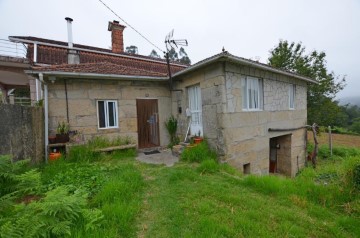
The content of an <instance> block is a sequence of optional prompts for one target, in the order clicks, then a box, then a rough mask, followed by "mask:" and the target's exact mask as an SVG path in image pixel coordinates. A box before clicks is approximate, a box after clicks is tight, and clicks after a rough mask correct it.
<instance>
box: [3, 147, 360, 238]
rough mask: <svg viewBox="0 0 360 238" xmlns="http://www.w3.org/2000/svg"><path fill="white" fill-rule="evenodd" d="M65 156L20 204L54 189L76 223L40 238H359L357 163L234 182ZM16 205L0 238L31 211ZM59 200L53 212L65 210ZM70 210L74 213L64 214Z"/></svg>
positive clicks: (120, 159) (192, 170) (210, 174)
mask: <svg viewBox="0 0 360 238" xmlns="http://www.w3.org/2000/svg"><path fill="white" fill-rule="evenodd" d="M75 152H76V154H73V155H71V156H73V157H72V158H74V159H68V160H67V161H57V162H55V163H51V164H49V165H46V166H43V167H41V168H39V169H38V172H40V180H41V186H40V187H37V189H35V190H34V191H33V192H32V193H34V194H37V196H38V198H37V199H35V200H33V201H32V202H30V203H29V205H31V204H32V203H34V204H36V203H37V204H38V207H41V204H47V203H46V201H44V200H46V199H47V200H49V199H50V198H48V197H50V195H47V194H48V193H49V191H50V192H51V191H54V189H57V188H59V186H60V187H61V188H63V187H64V185H65V188H66V191H67V193H68V194H69V195H68V196H69V197H70V198H71V199H73V200H74V199H75V198H73V197H71V196H77V194H80V195H79V198H77V199H80V197H82V198H83V199H85V200H84V201H85V203H84V204H83V205H82V207H80V208H79V209H80V210H78V214H77V216H70V215H71V213H70V215H69V216H70V218H69V219H72V221H73V222H72V223H71V224H68V228H69V229H68V231H70V233H67V232H65V230H64V233H61V231H62V230H61V227H60V228H59V227H57V228H56V229H55V230H51V229H49V231H48V232H47V233H46V234H45V235H46V236H54V237H56V236H59V237H62V236H71V237H360V192H359V190H358V189H357V188H355V187H354V186H355V185H354V183H353V182H354V181H353V180H352V179H351V178H350V177H349V176H350V175H349V171H350V170H349V168H351V166H353V165H354V164H360V162H359V161H360V159H359V158H360V156H358V157H348V158H346V159H344V158H339V157H336V158H333V159H331V160H320V161H319V165H318V168H317V169H316V170H314V169H312V168H307V169H305V170H304V171H302V173H301V174H300V175H298V176H297V178H295V179H289V178H284V177H275V176H262V177H259V176H242V175H241V174H239V173H237V172H236V171H234V170H233V169H232V168H231V167H229V166H227V165H218V164H217V163H215V162H214V161H213V160H204V161H203V162H200V163H197V162H193V163H192V162H184V161H183V162H179V163H178V164H176V165H175V166H174V167H170V168H168V167H164V166H155V165H147V164H142V163H140V162H137V161H135V160H134V151H132V150H128V151H126V152H124V153H119V152H117V153H114V154H108V155H98V154H96V155H94V154H91V153H88V152H86V151H85V150H82V149H81V148H80V149H78V151H74V153H75ZM79 154H81V155H82V156H79ZM0 166H1V165H0ZM22 172H23V171H22ZM16 173H20V172H16ZM0 176H1V174H0ZM20 187H21V186H20ZM3 193H4V191H3ZM27 193H29V191H28V192H27ZM22 194H23V195H24V193H22ZM1 195H3V194H1ZM16 196H17V197H16ZM16 196H15V197H16V199H15V200H14V201H15V202H14V201H13V203H12V204H11V203H10V205H8V207H6V206H5V205H0V214H1V215H0V227H1V229H2V230H0V231H1V232H0V237H7V235H6V234H14V229H15V228H17V227H18V226H20V225H21V224H22V223H21V222H23V223H24V224H26V222H25V221H23V220H22V217H21V216H20V215H19V214H23V215H22V216H24V217H26V214H28V213H29V214H30V213H31V211H29V209H30V208H31V206H29V205H21V204H20V201H21V195H16ZM19 196H20V200H19ZM52 196H54V195H52ZM62 196H63V197H60V195H59V200H60V201H59V204H61V201H65V202H67V201H72V200H71V199H69V200H67V197H64V194H63V195H62ZM15 197H14V198H15ZM55 197H56V194H55ZM76 201H80V200H76ZM81 201H82V200H81ZM79 203H80V202H79ZM80 204H82V203H80ZM21 206H22V207H21ZM47 206H49V205H47ZM24 207H25V208H24ZM1 209H2V210H1ZM19 209H20V210H19ZM21 209H22V210H21ZM71 209H77V207H76V206H74V205H72V206H70V205H69V210H71ZM19 211H20V213H19ZM89 212H90V213H91V212H92V213H91V216H90V220H89V216H87V214H88V213H89ZM38 213H39V212H37V210H36V211H35V212H32V213H31V214H33V216H36V214H38ZM62 213H64V212H63V211H60V212H57V213H56V214H45V215H44V214H43V215H42V216H49V217H51V219H55V218H56V219H57V220H56V221H57V223H59V222H60V223H61V222H63V221H64V220H66V219H67V218H66V217H64V216H60V215H58V214H62ZM91 217H93V218H94V219H93V221H91ZM35 220H36V219H35ZM39 221H41V218H39ZM48 226H49V225H48ZM17 229H18V228H17ZM63 229H66V227H65V228H63ZM4 232H5V233H4ZM11 232H12V233H11ZM56 232H58V233H56ZM59 232H60V233H59ZM24 234H26V231H24V232H23V233H21V234H20V235H19V237H21V236H22V237H24V236H25V235H24ZM57 234H60V235H57ZM12 237H16V236H12Z"/></svg>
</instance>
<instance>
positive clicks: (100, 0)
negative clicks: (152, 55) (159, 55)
mask: <svg viewBox="0 0 360 238" xmlns="http://www.w3.org/2000/svg"><path fill="white" fill-rule="evenodd" d="M98 1H99V2H101V3H102V4H103V5H104V6H105V7H106V8H107V9H109V11H111V12H112V13H113V14H114V15H115V16H117V17H118V18H119V19H120V20H121V21H123V22H124V23H125V24H126V25H127V26H128V27H130V28H131V29H133V30H134V31H135V32H136V33H138V34H139V35H140V36H141V37H142V38H144V40H146V41H147V42H148V43H150V44H151V45H152V46H154V47H155V48H157V49H158V50H160V51H161V52H165V51H164V50H162V49H161V48H160V47H158V46H157V45H155V44H154V43H152V42H151V41H150V40H149V39H148V38H146V37H145V36H144V35H143V34H141V33H140V32H139V31H137V30H136V29H135V28H134V27H133V26H131V25H130V24H129V23H128V22H127V21H125V20H124V19H123V18H121V17H120V16H119V15H118V14H117V13H116V12H115V11H113V10H112V9H111V8H110V7H109V6H108V5H106V3H104V2H103V1H102V0H98Z"/></svg>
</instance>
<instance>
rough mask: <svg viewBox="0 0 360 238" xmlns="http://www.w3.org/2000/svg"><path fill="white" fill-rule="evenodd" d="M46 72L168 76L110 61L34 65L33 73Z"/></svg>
mask: <svg viewBox="0 0 360 238" xmlns="http://www.w3.org/2000/svg"><path fill="white" fill-rule="evenodd" d="M40 72H41V73H46V72H68V73H91V74H104V75H110V74H112V75H132V76H149V77H166V76H167V74H166V73H160V72H154V71H148V70H144V69H138V68H132V67H127V66H123V65H118V64H114V63H110V62H100V63H84V64H62V65H52V66H45V67H40V66H35V67H32V71H31V73H40Z"/></svg>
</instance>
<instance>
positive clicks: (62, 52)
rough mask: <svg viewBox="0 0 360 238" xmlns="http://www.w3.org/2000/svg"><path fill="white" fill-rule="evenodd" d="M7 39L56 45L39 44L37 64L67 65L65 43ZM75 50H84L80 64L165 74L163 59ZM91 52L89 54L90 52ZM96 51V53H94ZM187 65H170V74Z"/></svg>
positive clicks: (98, 49)
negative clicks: (111, 65)
mask: <svg viewBox="0 0 360 238" xmlns="http://www.w3.org/2000/svg"><path fill="white" fill-rule="evenodd" d="M9 38H13V39H14V38H15V39H18V40H20V41H21V40H25V41H33V42H42V43H47V44H53V45H58V46H60V47H56V46H47V45H41V44H39V45H38V47H37V63H40V64H52V65H53V64H66V63H67V49H66V48H63V47H64V46H65V47H66V46H67V42H62V41H55V40H49V39H42V38H37V37H32V36H10V37H9ZM74 47H75V48H79V49H84V51H82V50H79V51H80V63H96V62H111V63H114V64H121V65H124V66H129V67H133V68H138V69H140V70H141V69H144V70H149V71H154V72H160V73H167V72H168V69H167V64H166V60H164V59H157V58H152V57H149V56H143V55H136V54H127V53H120V54H115V53H113V52H112V51H111V50H109V49H103V48H98V47H93V46H86V45H80V44H74ZM33 48H34V46H33V44H31V43H29V44H28V52H27V57H28V58H29V59H33V52H34V50H33ZM89 50H90V51H93V52H90V51H89ZM94 51H96V52H94ZM186 67H187V65H184V64H181V63H179V62H172V63H171V72H172V73H176V72H178V71H180V70H182V69H184V68H186Z"/></svg>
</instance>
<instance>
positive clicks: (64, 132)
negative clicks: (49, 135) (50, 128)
mask: <svg viewBox="0 0 360 238" xmlns="http://www.w3.org/2000/svg"><path fill="white" fill-rule="evenodd" d="M56 132H57V134H56V142H57V143H66V142H68V141H69V124H67V123H65V122H62V123H59V124H58V127H57V129H56Z"/></svg>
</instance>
